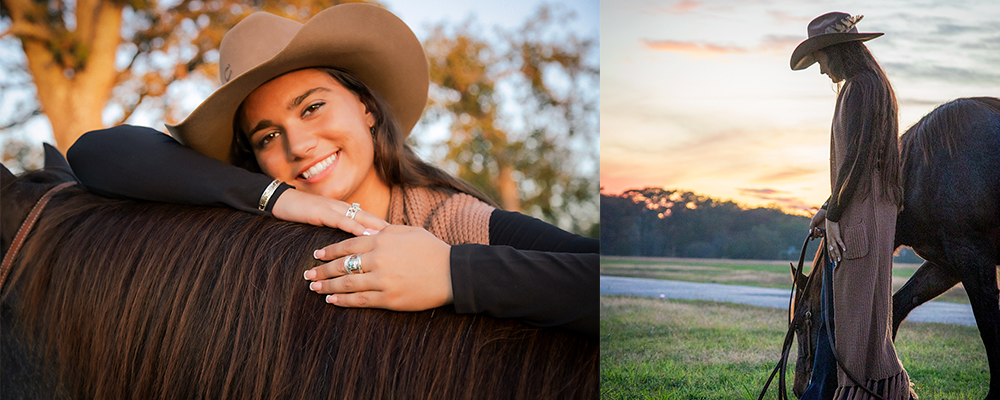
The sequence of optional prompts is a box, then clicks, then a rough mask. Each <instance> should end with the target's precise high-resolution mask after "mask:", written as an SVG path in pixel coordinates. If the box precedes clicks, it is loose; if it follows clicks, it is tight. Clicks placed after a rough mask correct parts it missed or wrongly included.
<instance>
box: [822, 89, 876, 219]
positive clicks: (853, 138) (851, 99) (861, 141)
mask: <svg viewBox="0 0 1000 400" xmlns="http://www.w3.org/2000/svg"><path fill="white" fill-rule="evenodd" d="M873 79H875V77H874V76H870V74H860V75H859V76H858V77H857V78H855V79H853V80H851V81H850V82H848V84H847V85H845V86H844V88H843V93H842V94H841V96H840V98H839V99H838V103H843V104H838V105H837V109H838V110H856V111H855V112H851V113H850V115H843V114H844V113H840V112H838V117H839V118H842V119H844V121H843V124H842V126H843V127H844V133H843V135H842V138H843V139H844V140H847V154H845V155H844V162H843V164H841V166H840V170H838V171H837V182H836V184H835V185H834V187H833V194H832V195H831V196H830V200H829V205H828V206H827V211H826V219H828V220H830V221H833V222H839V221H840V218H841V217H842V216H843V214H844V209H845V208H846V207H847V205H848V204H850V202H851V200H852V199H853V198H854V196H855V195H856V194H857V192H858V190H859V187H860V185H861V181H862V179H863V177H861V176H859V174H860V173H861V171H870V170H871V169H870V168H869V166H868V163H870V161H869V160H870V159H871V157H870V156H869V152H871V143H872V141H873V136H874V132H873V130H874V121H872V120H873V118H874V116H873V115H872V110H871V108H870V107H861V106H859V104H865V99H864V97H863V96H874V95H877V93H876V92H877V90H876V88H875V84H874V82H872V80H873Z"/></svg>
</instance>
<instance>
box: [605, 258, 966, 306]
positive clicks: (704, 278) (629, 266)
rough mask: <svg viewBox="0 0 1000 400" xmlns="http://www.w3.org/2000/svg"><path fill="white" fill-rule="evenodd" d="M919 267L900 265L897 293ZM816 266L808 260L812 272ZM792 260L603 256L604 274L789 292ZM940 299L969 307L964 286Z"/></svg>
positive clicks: (895, 275) (896, 270)
mask: <svg viewBox="0 0 1000 400" xmlns="http://www.w3.org/2000/svg"><path fill="white" fill-rule="evenodd" d="M919 266H920V265H919V264H896V265H894V266H893V268H892V276H893V291H895V290H897V289H899V287H901V286H902V285H903V284H904V283H906V280H907V279H909V278H910V277H911V276H913V273H914V272H915V271H916V270H917V268H918V267H919ZM811 268H812V265H811V264H810V261H809V260H807V261H806V263H805V269H806V272H807V273H808V272H809V271H810V269H811ZM790 271H791V270H790V267H789V262H788V261H757V260H723V259H699V258H647V257H612V256H602V257H601V274H602V275H614V276H628V277H634V278H652V279H669V280H677V281H686V282H709V283H721V284H727V285H745V286H757V287H770V288H782V289H788V288H790V287H791V272H790ZM936 300H939V301H947V302H952V303H963V304H969V297H968V295H966V293H965V289H964V288H963V287H962V285H961V284H959V285H958V286H956V287H954V288H952V289H951V290H949V291H947V292H945V293H944V294H943V295H941V296H940V297H938V298H937V299H936Z"/></svg>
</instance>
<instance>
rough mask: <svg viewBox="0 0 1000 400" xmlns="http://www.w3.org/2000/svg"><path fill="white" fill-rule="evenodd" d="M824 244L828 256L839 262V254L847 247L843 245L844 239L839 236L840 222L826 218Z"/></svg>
mask: <svg viewBox="0 0 1000 400" xmlns="http://www.w3.org/2000/svg"><path fill="white" fill-rule="evenodd" d="M826 245H827V246H826V249H827V250H829V251H830V257H833V258H834V259H836V260H837V262H840V256H841V254H843V252H845V251H847V248H846V247H845V246H844V239H843V238H841V237H840V224H838V223H836V222H833V221H830V220H826Z"/></svg>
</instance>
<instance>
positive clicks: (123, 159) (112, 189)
mask: <svg viewBox="0 0 1000 400" xmlns="http://www.w3.org/2000/svg"><path fill="white" fill-rule="evenodd" d="M67 159H68V161H69V163H70V166H71V167H72V168H73V171H74V172H75V173H76V175H77V177H78V178H79V179H80V181H81V183H83V185H84V186H86V187H87V189H89V190H90V191H92V192H94V193H97V194H100V195H103V196H109V197H125V198H131V199H137V200H148V201H160V202H166V203H177V204H187V205H199V206H228V207H232V208H236V209H238V210H243V211H249V212H253V213H270V212H271V209H272V207H273V206H274V203H275V202H276V199H277V198H278V196H280V195H281V193H283V192H284V191H285V190H287V189H290V188H291V186H289V185H287V184H284V183H282V184H281V185H280V186H279V187H278V189H277V190H275V192H274V193H273V194H272V195H271V198H270V201H269V202H268V204H267V207H266V208H265V210H264V211H261V210H259V209H258V206H259V202H260V198H261V194H262V193H263V192H264V190H265V189H266V188H267V187H268V185H270V184H271V181H272V179H271V178H270V177H268V176H266V175H264V174H259V173H254V172H250V171H247V170H245V169H242V168H239V167H236V166H233V165H230V164H226V163H224V162H221V161H218V160H216V159H213V158H211V157H207V156H205V155H202V154H201V153H198V152H196V151H194V150H192V149H190V148H188V147H185V146H184V145H182V144H180V143H178V142H177V141H176V140H174V139H173V138H172V137H170V136H167V135H166V134H163V133H161V132H159V131H157V130H154V129H151V128H145V127H138V126H130V125H121V126H116V127H114V128H109V129H104V130H98V131H92V132H88V133H86V134H84V135H83V136H82V137H80V139H78V140H77V141H76V143H74V144H73V146H72V147H71V148H70V149H69V151H68V152H67Z"/></svg>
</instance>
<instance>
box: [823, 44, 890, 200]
mask: <svg viewBox="0 0 1000 400" xmlns="http://www.w3.org/2000/svg"><path fill="white" fill-rule="evenodd" d="M822 51H823V52H825V53H826V54H827V55H828V56H829V57H828V59H829V68H830V71H831V73H833V75H834V76H839V77H843V78H844V79H845V81H846V83H845V86H844V88H843V90H841V91H840V93H839V94H838V96H837V109H838V110H840V109H841V108H840V107H841V104H842V103H844V100H845V94H847V93H851V92H856V93H857V94H856V95H855V96H857V97H854V98H855V99H858V100H860V101H851V102H847V103H845V105H846V106H847V109H844V110H843V113H844V117H845V118H849V119H850V121H851V122H854V123H855V125H854V128H855V129H859V130H860V132H858V133H857V134H855V135H853V136H854V138H855V143H850V144H848V146H849V147H853V148H855V149H857V158H856V159H854V160H847V161H846V164H847V165H846V166H847V168H846V170H845V169H841V171H840V172H841V173H839V174H838V177H837V180H838V182H837V186H836V187H837V188H839V189H843V188H845V187H846V186H847V185H848V183H849V182H850V181H852V180H856V179H859V180H860V181H859V182H858V183H859V184H860V185H859V186H858V189H859V193H858V194H860V195H865V194H867V193H868V191H869V190H870V184H869V183H868V181H867V180H866V178H865V177H870V176H872V175H873V174H874V173H875V171H876V170H878V171H880V173H879V174H878V176H879V179H880V182H879V183H880V185H879V186H880V187H881V189H882V190H881V192H882V193H880V195H881V196H883V197H885V198H887V199H890V200H891V201H892V202H893V203H894V204H896V205H897V206H900V205H902V202H903V187H902V183H901V180H900V163H899V116H898V114H899V112H898V106H897V104H896V94H895V92H893V90H892V85H890V84H889V79H888V78H887V77H886V75H885V71H883V70H882V67H881V66H879V64H878V62H877V61H875V57H874V56H872V54H871V52H870V51H868V47H866V46H865V45H864V44H863V43H861V42H860V41H850V42H845V43H838V44H835V45H832V46H829V47H825V48H823V49H822ZM845 171H846V174H844V173H843V172H845ZM842 194H843V192H840V193H834V194H833V195H834V196H836V198H837V203H840V200H841V198H840V196H841V195H842Z"/></svg>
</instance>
